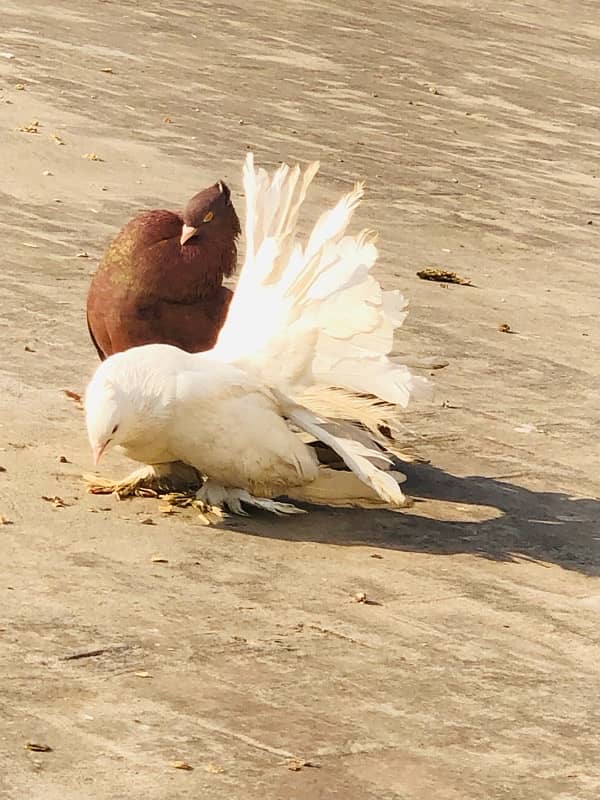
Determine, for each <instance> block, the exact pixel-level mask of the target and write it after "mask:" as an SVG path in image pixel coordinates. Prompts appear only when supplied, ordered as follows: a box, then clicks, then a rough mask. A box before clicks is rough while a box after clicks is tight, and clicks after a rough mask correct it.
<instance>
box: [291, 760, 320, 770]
mask: <svg viewBox="0 0 600 800" xmlns="http://www.w3.org/2000/svg"><path fill="white" fill-rule="evenodd" d="M286 766H287V768H288V769H289V770H291V771H292V772H300V770H301V769H302V767H318V766H319V765H318V764H315V762H314V761H305V760H304V759H303V758H290V759H289V760H288V761H286Z"/></svg>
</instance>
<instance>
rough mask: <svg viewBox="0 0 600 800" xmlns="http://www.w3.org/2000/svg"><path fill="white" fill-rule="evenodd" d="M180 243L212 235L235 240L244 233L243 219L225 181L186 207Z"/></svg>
mask: <svg viewBox="0 0 600 800" xmlns="http://www.w3.org/2000/svg"><path fill="white" fill-rule="evenodd" d="M182 216H183V228H182V230H181V239H180V242H181V244H182V245H184V244H185V243H186V242H187V241H189V240H190V239H192V240H202V239H203V238H204V237H205V235H208V236H210V237H211V238H214V237H216V238H225V239H230V240H234V239H235V238H236V237H237V236H239V234H240V231H241V229H240V221H239V219H238V216H237V214H236V213H235V209H234V207H233V204H232V202H231V192H230V191H229V187H228V186H227V184H226V183H224V182H223V181H218V182H217V183H215V185H214V186H209V188H208V189H203V190H202V191H201V192H198V194H195V195H194V196H193V197H192V199H191V200H189V201H188V203H187V205H186V207H185V208H184V209H183V214H182Z"/></svg>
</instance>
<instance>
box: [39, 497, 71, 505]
mask: <svg viewBox="0 0 600 800" xmlns="http://www.w3.org/2000/svg"><path fill="white" fill-rule="evenodd" d="M42 500H46V501H47V502H48V503H52V505H53V506H54V508H66V507H67V506H68V503H65V501H64V500H63V499H62V497H59V496H58V495H54V497H49V496H48V495H46V494H43V495H42Z"/></svg>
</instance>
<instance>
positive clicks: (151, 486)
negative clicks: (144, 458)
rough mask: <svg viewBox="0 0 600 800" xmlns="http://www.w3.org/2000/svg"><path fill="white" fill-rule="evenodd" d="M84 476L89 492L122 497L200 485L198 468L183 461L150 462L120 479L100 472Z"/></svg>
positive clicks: (160, 492) (146, 494)
mask: <svg viewBox="0 0 600 800" xmlns="http://www.w3.org/2000/svg"><path fill="white" fill-rule="evenodd" d="M83 479H84V481H85V483H86V484H87V490H88V492H91V493H92V494H116V495H118V496H119V497H120V498H124V497H133V496H134V495H138V496H142V497H144V496H146V497H156V496H158V495H159V494H163V493H165V492H172V491H177V490H182V489H184V488H189V487H190V486H198V484H199V483H200V479H199V478H198V473H197V472H196V470H195V469H194V468H193V467H190V466H189V465H188V464H184V463H182V462H181V461H173V462H170V463H167V464H149V465H147V466H145V467H140V468H139V469H136V470H135V471H134V472H132V473H131V474H130V475H128V476H127V477H126V478H123V479H122V480H120V481H116V480H111V479H110V478H103V477H102V476H100V475H84V476H83Z"/></svg>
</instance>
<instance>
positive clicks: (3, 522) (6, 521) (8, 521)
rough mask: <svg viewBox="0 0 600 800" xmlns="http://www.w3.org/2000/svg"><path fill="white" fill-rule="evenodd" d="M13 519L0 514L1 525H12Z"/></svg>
mask: <svg viewBox="0 0 600 800" xmlns="http://www.w3.org/2000/svg"><path fill="white" fill-rule="evenodd" d="M12 524H13V521H12V519H9V518H8V517H5V516H4V514H0V525H12Z"/></svg>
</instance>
